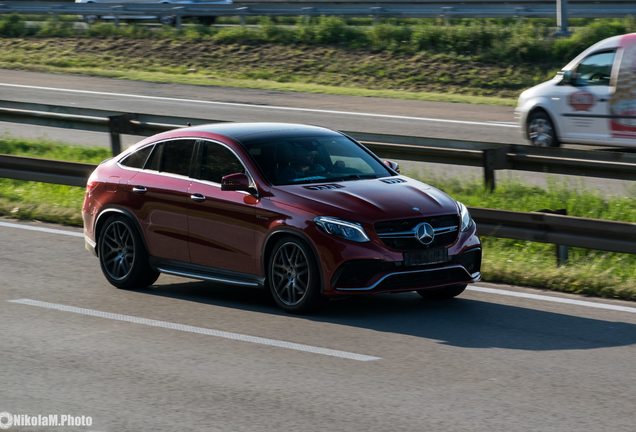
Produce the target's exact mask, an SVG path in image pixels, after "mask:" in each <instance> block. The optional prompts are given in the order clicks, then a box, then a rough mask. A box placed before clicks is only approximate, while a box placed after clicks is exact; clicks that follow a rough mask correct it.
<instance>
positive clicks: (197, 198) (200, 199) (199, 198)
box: [190, 193, 205, 202]
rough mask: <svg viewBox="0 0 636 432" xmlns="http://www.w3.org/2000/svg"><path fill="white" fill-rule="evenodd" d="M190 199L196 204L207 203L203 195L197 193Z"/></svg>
mask: <svg viewBox="0 0 636 432" xmlns="http://www.w3.org/2000/svg"><path fill="white" fill-rule="evenodd" d="M190 199H191V200H192V201H196V202H203V201H205V197H204V196H203V195H201V194H199V193H195V194H192V195H190Z"/></svg>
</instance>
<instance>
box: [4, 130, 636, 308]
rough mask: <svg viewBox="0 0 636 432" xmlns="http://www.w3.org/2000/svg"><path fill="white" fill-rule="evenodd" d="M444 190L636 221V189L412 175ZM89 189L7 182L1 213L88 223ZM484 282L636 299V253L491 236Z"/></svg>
mask: <svg viewBox="0 0 636 432" xmlns="http://www.w3.org/2000/svg"><path fill="white" fill-rule="evenodd" d="M1 153H4V154H13V155H23V156H31V157H41V158H47V159H60V160H66V161H77V162H88V163H99V162H100V161H102V160H104V159H106V158H108V157H109V156H110V154H109V151H108V149H105V148H95V147H82V146H68V145H64V144H59V143H52V142H40V141H38V142H35V141H25V140H22V139H13V138H8V137H5V138H0V154H1ZM406 174H407V175H413V176H415V177H419V178H420V179H422V180H424V181H427V182H429V183H431V184H432V185H434V186H436V187H439V188H441V189H443V190H445V191H446V192H448V193H449V194H451V195H452V196H453V197H454V198H456V199H458V200H460V201H462V202H464V203H465V204H467V205H469V206H478V207H490V208H499V209H508V210H517V211H536V210H539V209H546V208H548V209H558V208H566V209H567V210H568V214H570V215H574V216H582V217H591V218H598V219H609V220H618V221H627V222H636V199H634V198H635V195H636V192H635V193H634V194H633V195H632V196H628V197H612V198H606V197H603V196H601V195H600V194H599V193H596V192H590V191H586V190H584V189H582V188H572V187H569V186H568V185H558V184H556V183H554V184H550V185H548V187H547V188H540V187H535V186H528V185H524V184H521V183H517V182H511V181H508V182H505V181H500V182H499V183H498V185H497V190H496V192H494V193H490V192H487V191H486V190H484V188H483V185H482V184H481V182H480V181H478V180H475V181H468V182H465V181H462V182H459V181H454V180H448V179H439V178H434V177H430V176H427V175H426V174H422V173H406ZM83 195H84V191H83V189H82V188H78V187H69V186H59V185H51V184H45V183H37V182H24V181H18V180H9V179H0V216H5V217H14V218H18V219H28V220H41V221H46V222H55V223H62V224H67V225H73V226H81V223H82V221H81V215H80V211H81V204H82V199H83ZM482 240H483V243H484V263H483V275H484V280H486V281H490V282H503V283H511V284H513V283H514V284H520V285H526V286H533V287H539V288H547V289H551V290H556V291H568V292H574V293H580V294H587V295H595V296H604V297H615V298H623V299H630V300H636V256H634V255H629V254H617V253H609V252H602V251H591V250H586V249H579V248H571V249H570V260H569V263H568V264H567V265H566V266H562V267H557V266H556V258H555V246H554V245H549V244H542V243H531V242H523V241H517V240H507V239H497V238H489V237H486V238H483V239H482Z"/></svg>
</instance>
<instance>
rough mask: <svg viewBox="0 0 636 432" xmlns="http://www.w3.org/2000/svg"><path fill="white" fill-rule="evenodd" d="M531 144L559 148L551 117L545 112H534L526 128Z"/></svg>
mask: <svg viewBox="0 0 636 432" xmlns="http://www.w3.org/2000/svg"><path fill="white" fill-rule="evenodd" d="M526 128H527V130H526V132H527V136H528V139H529V140H530V144H532V145H533V146H537V147H558V146H559V140H558V138H557V136H556V132H555V130H554V125H553V124H552V120H551V119H550V116H549V115H548V114H547V113H546V112H545V111H540V110H539V111H534V112H533V113H531V114H530V115H529V116H528V122H527V126H526Z"/></svg>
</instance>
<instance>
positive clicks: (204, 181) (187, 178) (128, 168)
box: [117, 137, 256, 195]
mask: <svg viewBox="0 0 636 432" xmlns="http://www.w3.org/2000/svg"><path fill="white" fill-rule="evenodd" d="M176 140H193V141H195V144H196V142H197V141H207V142H211V143H214V144H218V145H220V146H223V147H225V148H226V149H228V150H229V151H230V152H232V154H233V155H234V156H236V159H238V161H239V162H240V163H241V165H243V169H244V170H245V173H246V175H247V177H249V179H250V184H252V185H253V186H254V188H256V182H255V181H254V176H252V173H251V172H250V171H249V170H248V169H247V167H246V166H245V162H243V159H241V158H240V156H239V155H238V154H237V153H236V152H235V151H234V149H232V148H231V147H229V146H228V145H227V144H225V143H222V142H220V141H216V140H213V139H211V138H196V137H181V138H166V139H163V140H159V141H155V142H153V143H150V144H147V145H144V146H143V147H139V149H137V150H136V151H140V150H141V149H144V148H146V147H148V146H151V145H152V146H155V145H159V144H162V143H165V142H169V141H176ZM124 153H125V152H122V154H121V155H118V156H117V157H119V156H121V157H119V159H117V166H118V167H119V168H121V169H124V170H128V171H137V172H147V173H152V174H157V175H160V176H165V177H172V178H176V179H181V180H189V181H190V182H192V183H202V184H204V185H209V186H214V187H218V188H221V183H216V182H213V181H209V180H203V179H197V178H194V177H190V176H184V175H180V174H174V173H169V172H165V171H156V170H151V169H144V168H133V167H129V166H126V165H123V164H122V163H121V161H122V160H123V159H125V158H126V157H128V156H129V155H131V154H132V152H128V153H125V154H124ZM151 154H152V152H151ZM148 157H150V155H148ZM146 161H147V160H146ZM236 192H241V193H245V194H247V195H249V193H248V192H244V191H236Z"/></svg>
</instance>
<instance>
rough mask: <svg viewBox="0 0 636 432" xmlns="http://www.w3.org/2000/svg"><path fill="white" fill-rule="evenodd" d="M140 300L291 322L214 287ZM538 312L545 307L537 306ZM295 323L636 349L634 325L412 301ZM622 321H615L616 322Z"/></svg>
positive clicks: (470, 303)
mask: <svg viewBox="0 0 636 432" xmlns="http://www.w3.org/2000/svg"><path fill="white" fill-rule="evenodd" d="M142 292H143V293H146V294H150V295H156V296H162V297H172V298H178V299H180V300H187V301H192V302H197V303H203V304H209V305H215V306H221V307H227V308H234V309H240V310H245V311H254V312H261V313H267V314H271V315H280V316H289V315H288V314H287V313H285V312H283V311H281V310H280V309H279V308H278V307H277V306H276V305H275V304H274V302H273V300H272V299H271V297H270V296H269V293H267V292H266V291H264V290H256V289H245V288H236V287H228V286H222V285H218V284H213V283H209V282H187V283H178V284H168V285H157V286H154V287H152V288H150V289H147V290H144V291H142ZM539 305H540V304H539ZM295 317H296V318H300V319H304V320H308V321H316V322H325V323H330V324H337V325H342V326H350V327H357V328H362V329H370V330H375V331H379V332H386V333H396V334H402V335H408V336H415V337H421V338H426V339H431V340H437V341H439V343H441V344H445V345H450V346H457V347H464V348H504V349H517V350H532V351H548V350H582V349H583V350H585V349H595V348H604V347H616V346H627V345H633V344H635V343H636V325H635V324H631V323H627V322H620V321H609V320H599V319H592V318H584V317H579V316H574V315H567V314H561V313H555V312H548V311H542V310H536V309H530V308H524V307H518V306H510V305H504V304H497V303H490V302H485V301H480V300H473V299H468V298H462V297H461V296H460V297H458V298H455V299H453V300H445V301H425V300H423V299H421V298H420V297H419V296H418V295H417V294H415V293H403V294H397V295H394V294H381V295H376V296H362V297H352V298H348V299H343V300H336V301H330V302H329V303H328V304H327V305H325V306H324V307H323V308H321V309H319V310H318V311H316V312H314V313H312V314H308V315H295ZM617 317H618V315H617Z"/></svg>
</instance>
